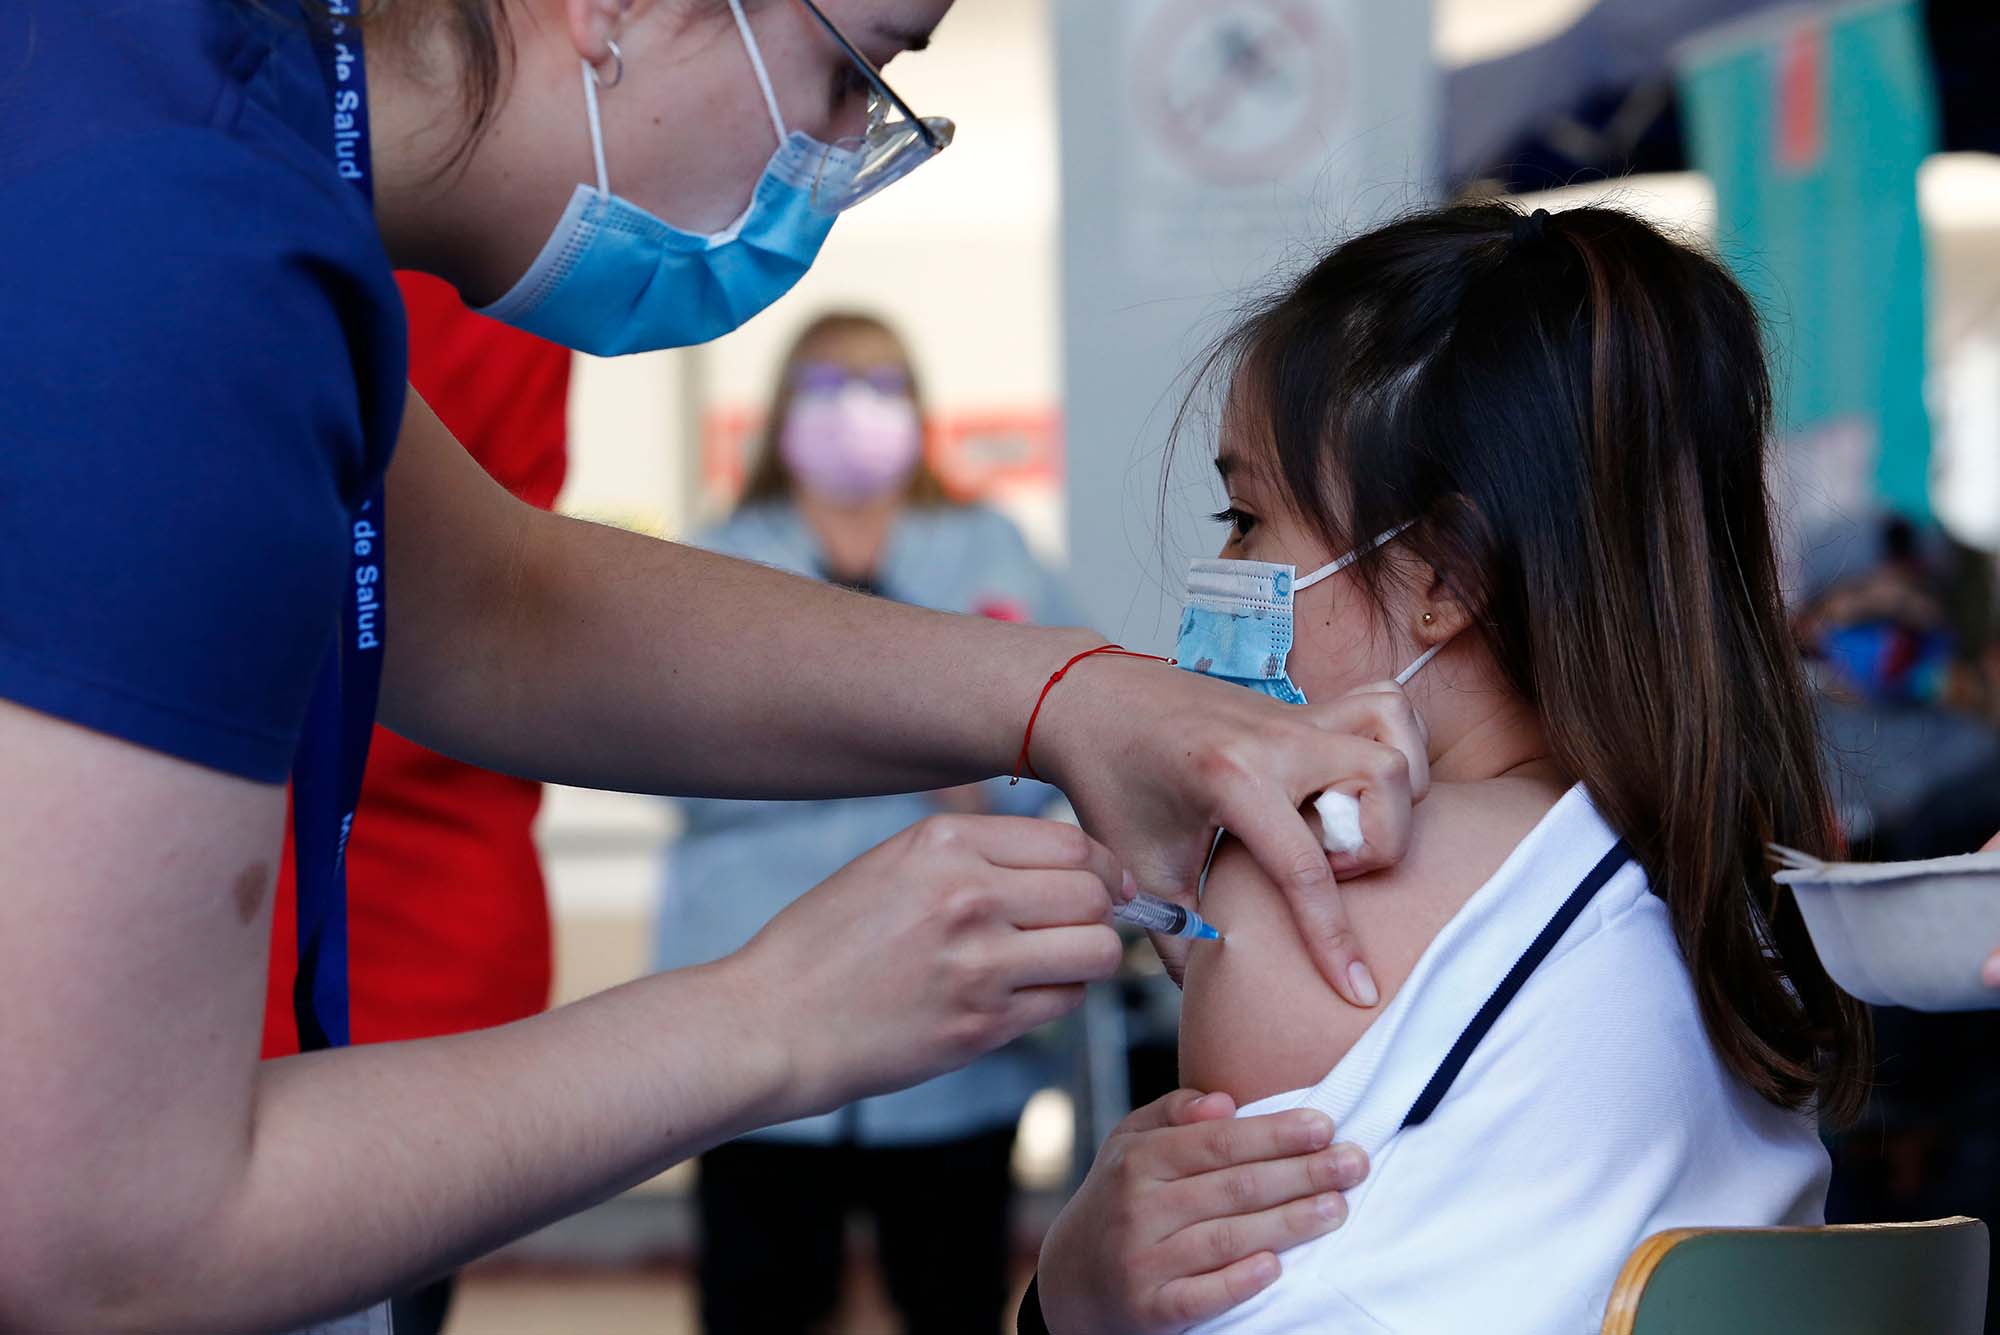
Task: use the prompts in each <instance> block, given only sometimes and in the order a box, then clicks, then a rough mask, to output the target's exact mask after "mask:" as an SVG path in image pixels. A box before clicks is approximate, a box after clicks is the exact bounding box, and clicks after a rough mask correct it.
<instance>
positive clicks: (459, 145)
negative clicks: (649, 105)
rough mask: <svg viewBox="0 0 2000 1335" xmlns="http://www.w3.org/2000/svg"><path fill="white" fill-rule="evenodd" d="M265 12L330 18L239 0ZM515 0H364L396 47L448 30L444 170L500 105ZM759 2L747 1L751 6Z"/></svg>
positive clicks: (293, 5)
mask: <svg viewBox="0 0 2000 1335" xmlns="http://www.w3.org/2000/svg"><path fill="white" fill-rule="evenodd" d="M237 3H239V4H241V5H243V6H244V7H245V8H247V9H252V10H257V11H260V12H264V13H267V14H269V13H276V12H278V11H280V10H293V9H296V10H297V11H298V13H299V14H300V16H301V17H302V18H303V19H304V21H305V22H306V23H307V24H309V25H322V24H324V23H325V22H326V4H325V0H237ZM510 3H512V0H361V5H360V10H361V15H362V21H363V22H364V23H366V24H367V25H368V29H369V31H370V32H371V33H380V34H381V35H382V37H383V38H385V39H386V41H387V43H388V45H389V47H390V49H391V50H396V51H409V50H411V49H413V48H414V46H415V44H416V35H417V34H419V33H428V32H429V31H430V30H431V29H433V28H435V27H438V26H442V27H444V28H445V30H446V32H447V34H448V36H449V40H450V44H451V49H452V54H453V58H454V59H455V60H456V61H457V68H456V69H454V70H453V71H452V74H453V77H454V78H455V79H456V81H457V83H458V98H459V113H460V117H461V123H460V125H459V130H458V134H457V135H456V136H454V138H453V139H452V145H451V152H450V153H448V154H446V155H445V158H444V161H443V162H442V163H441V164H439V168H438V170H439V172H440V174H442V173H445V172H449V171H451V170H453V169H454V168H457V167H461V166H463V165H464V163H465V160H466V159H467V158H468V157H469V156H470V155H471V153H472V150H473V149H474V148H476V147H477V146H478V144H479V141H480V140H481V139H482V138H484V137H485V135H486V131H487V130H488V129H489V128H490V127H491V126H492V124H493V113H494V112H495V111H496V110H497V109H498V108H499V105H500V93H501V90H502V88H504V87H505V85H506V82H507V77H508V75H509V74H510V73H511V72H512V69H513V63H514V33H513V29H512V27H511V26H510V25H509V22H508V16H507V8H508V6H509V4H510ZM757 3H758V0H743V7H744V8H745V9H749V8H752V7H753V6H754V5H756V4H757ZM686 7H687V8H688V9H689V10H691V11H695V12H696V13H705V14H709V15H711V16H715V15H721V14H726V13H728V12H729V11H728V4H727V0H686Z"/></svg>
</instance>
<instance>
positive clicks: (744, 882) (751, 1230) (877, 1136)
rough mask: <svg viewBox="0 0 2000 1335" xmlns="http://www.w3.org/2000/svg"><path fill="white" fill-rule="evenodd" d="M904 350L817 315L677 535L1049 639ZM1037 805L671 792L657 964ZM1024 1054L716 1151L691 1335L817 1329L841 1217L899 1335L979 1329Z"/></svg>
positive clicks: (1035, 583)
mask: <svg viewBox="0 0 2000 1335" xmlns="http://www.w3.org/2000/svg"><path fill="white" fill-rule="evenodd" d="M924 423H925V414H924V403H923V397H922V395H921V393H920V392H919V389H918V384H917V376H916V371H915V368H914V366H913V364H912V361H911V358H910V355H909V353H908V351H907V349H906V348H905V347H904V346H903V344H902V342H901V340H900V339H899V338H898V337H897V335H896V334H895V333H894V331H892V330H891V329H890V328H889V326H888V325H887V324H886V323H884V322H883V321H882V320H881V319H878V318H876V317H874V316H871V315H866V314H857V313H848V312H837V313H833V314H828V315H824V316H821V317H820V318H819V319H817V320H815V321H814V322H813V323H812V324H811V325H809V326H808V327H807V328H806V330H805V331H804V332H803V333H802V334H800V335H799V337H798V339H797V340H796V342H794V343H793V345H792V347H791V350H790V352H789V353H788V354H787V355H786V357H785V359H784V363H783V366H782V369H781V370H780V373H779V376H778V381H777V385H776V387H775V390H774V392H773V394H772V397H771V403H770V408H769V412H768V415H767V417H766V422H765V428H764V437H763V441H762V445H761V453H760V456H759V458H758V460H757V462H756V464H755V466H754V468H753V471H752V473H751V476H750V479H749V482H748V485H747V487H746V489H745V491H744V494H743V497H742V501H741V503H740V504H739V506H738V507H737V509H736V510H735V512H734V513H733V514H731V515H730V516H729V517H728V518H727V519H726V520H724V521H723V522H722V523H721V524H720V525H718V526H716V527H714V528H711V529H709V530H707V531H705V532H703V533H701V534H698V535H697V536H696V537H695V538H694V541H695V542H696V543H697V544H698V545H700V546H704V547H708V548H710V549H712V550H715V551H718V552H722V553H726V554H728V555H731V556H737V557H743V558H747V559H749V560H753V561H760V562H763V563H766V564H769V565H774V566H778V567H781V568H783V569H786V570H790V571H794V572H796V573H799V574H803V575H809V576H813V577H815V578H819V579H823V580H826V581H829V582H831V583H834V584H839V585H842V586H845V587H847V588H850V589H857V590H860V591H862V592H865V593H870V594H874V595H877V596H879V597H884V598H893V599H897V600H899V601H902V602H907V603H912V604H916V605H919V606H923V607H929V608H934V609H938V610H942V611H949V612H960V613H966V614H971V615H976V616H986V617H993V618H996V619H999V620H1006V621H1034V622H1041V623H1051V624H1061V623H1063V622H1066V621H1067V620H1069V619H1071V618H1073V616H1074V612H1073V611H1072V609H1071V607H1070V605H1069V603H1068V600H1067V598H1066V597H1065V595H1064V593H1063V591H1062V588H1061V586H1060V584H1059V583H1058V581H1057V579H1056V577H1055V576H1054V575H1053V574H1052V573H1051V572H1050V571H1048V570H1047V569H1045V568H1044V567H1043V566H1042V565H1041V564H1040V563H1039V562H1038V561H1036V559H1035V558H1034V557H1033V556H1032V555H1031V554H1030V552H1029V550H1028V547H1027V544H1026V543H1025V542H1024V541H1023V539H1022V537H1021V535H1020V533H1019V531H1018V530H1016V528H1015V527H1014V525H1013V524H1012V523H1010V522H1009V521H1008V520H1007V519H1005V518H1004V517H1002V516H1001V515H999V514H998V513H996V512H994V511H992V510H988V509H984V508H981V507H977V506H972V505H963V504H957V503H954V502H953V501H952V500H951V498H950V497H948V496H947V495H946V493H945V490H944V488H943V486H942V485H941V484H940V483H939V481H938V479H937V477H936V475H935V474H934V473H933V472H932V471H931V469H930V468H929V466H928V465H927V464H926V462H925V457H924V456H925V448H924V446H925V426H924ZM1054 800H1056V795H1055V793H1054V791H1053V790H1052V789H1049V788H1045V787H1043V786H1042V785H1040V784H1036V783H1031V782H1022V783H1020V784H1018V785H1010V784H1009V783H1008V781H1007V780H1005V779H995V780H990V781H988V782H986V783H983V784H977V785H971V786H967V787H963V788H956V789H951V790H948V791H944V792H934V793H908V794H900V795H893V796H885V797H870V798H857V799H848V800H842V801H827V802H745V801H726V800H716V799H696V800H681V801H679V802H678V803H677V805H678V806H679V808H680V810H681V812H682V813H683V815H684V816H685V819H686V826H685V830H684V832H683V833H682V835H681V836H680V838H679V839H677V840H676V841H675V842H674V843H673V844H672V845H671V846H670V849H669V851H668V854H667V862H666V887H665V893H664V896H663V903H664V908H663V912H662V917H661V921H660V929H659V949H658V956H657V960H658V963H659V964H660V966H661V967H663V968H675V967H681V966H686V965H693V964H698V963H703V962H705V961H708V960H711V959H715V958H718V957H720V956H723V955H726V954H728V953H730V952H731V951H734V950H736V949H737V948H738V947H740V946H741V945H743V944H744V943H745V942H746V941H748V940H749V939H750V938H751V937H752V936H753V935H755V934H756V932H757V930H758V929H759V928H760V927H762V926H763V925H764V924H765V923H766V922H767V921H769V920H770V919H771V918H772V917H773V916H775V915H776V914H777V913H778V911H779V910H781V909H783V908H784V907H785V906H786V905H787V904H789V903H791V901H792V900H794V899H795V898H797V897H798V896H800V895H802V894H804V893H805V892H806V891H807V890H809V889H810V888H811V887H812V886H814V885H815V884H817V883H818V882H820V881H821V880H823V879H825V877H826V876H827V875H828V874H829V873H831V872H832V871H834V870H835V869H836V868H838V867H840V866H842V865H843V864H845V863H846V862H848V861H850V860H851V859H852V858H854V857H855V856H856V855H858V854H860V853H861V852H863V851H864V850H866V849H868V848H871V847H873V846H874V845H876V844H878V843H880V842H881V841H882V840H884V839H886V838H889V837H890V836H892V835H894V834H896V833H897V832H899V831H901V830H903V829H905V828H907V827H909V826H911V825H914V824H915V823H917V822H918V821H920V820H922V819H923V818H924V817H926V816H929V815H932V814H935V813H936V812H938V811H940V810H951V811H968V812H988V813H995V814H1002V815H1010V814H1011V815H1034V814H1038V813H1040V812H1042V811H1044V810H1046V809H1047V808H1048V807H1049V805H1050V804H1051V802H1052V801H1054ZM1048 1065H1049V1064H1048V1062H1047V1061H1046V1060H1044V1059H1042V1058H1041V1057H1039V1056H1038V1054H1037V1052H1036V1050H1035V1049H1033V1048H1032V1047H1031V1046H1029V1045H1027V1044H1016V1045H1015V1046H1014V1047H1012V1048H1009V1049H1004V1050H1002V1051H1000V1052H998V1053H995V1054H993V1055H991V1056H988V1057H984V1058H981V1059H980V1060H979V1061H976V1062H974V1063H973V1064H972V1065H970V1066H968V1067H966V1068H964V1069H963V1070H959V1071H955V1072H953V1073H951V1074H949V1075H945V1076H941V1077H939V1078H938V1079H936V1080H932V1081H930V1082H929V1083H927V1084H923V1085H919V1086H917V1087H916V1088H914V1089H908V1090H904V1091H902V1092H900V1093H895V1094H888V1095H884V1096H882V1097H879V1098H871V1099H866V1100H864V1101H862V1102H860V1103H856V1104H852V1105H850V1106H848V1107H846V1108H842V1109H839V1110H838V1111H835V1112H832V1113H828V1114H826V1115H824V1116H820V1117H814V1118H808V1119H806V1120H803V1121H797V1122H791V1123H788V1124H785V1125H783V1126H778V1127H773V1128H771V1129H769V1130H767V1131H761V1132H758V1133H756V1134H755V1135H752V1136H748V1137H745V1138H744V1139H742V1140H738V1141H736V1142H734V1143H732V1144H729V1145H724V1146H722V1147H720V1148H718V1149H716V1150H712V1151H710V1152H709V1153H708V1154H706V1155H704V1156H703V1157H702V1160H701V1164H700V1176H699V1186H698V1189H697V1192H698V1199H699V1215H700V1222H701V1254H700V1261H699V1279H700V1287H701V1305H702V1313H703V1321H704V1324H705V1326H706V1328H707V1329H708V1330H709V1331H710V1332H712V1335H738V1333H739V1332H741V1333H754V1335H787V1333H788V1332H804V1331H808V1330H819V1329H825V1328H826V1323H827V1321H828V1320H829V1318H831V1317H832V1316H833V1314H834V1311H835V1309H836V1307H837V1306H838V1304H839V1300H840V1280H841V1274H842V1270H843V1268H844V1265H845V1259H846V1249H845V1246H844V1239H845V1234H846V1226H847V1220H848V1217H849V1215H850V1213H853V1212H857V1211H858V1212H861V1213H863V1214H865V1215H866V1216H868V1217H869V1218H870V1219H872V1221H873V1223H874V1227H875V1235H876V1239H877V1253H878V1255H879V1257H880V1260H881V1264H882V1270H883V1278H884V1281H885V1283H886V1286H887V1289H888V1291H889V1296H890V1298H891V1301H892V1302H893V1304H894V1305H895V1307H896V1308H897V1309H898V1310H899V1311H900V1312H901V1314H902V1317H903V1320H904V1322H905V1329H906V1330H907V1331H908V1332H909V1335H931V1333H933V1332H935V1333H937V1335H966V1333H967V1332H987V1331H994V1330H997V1329H999V1327H1000V1323H1001V1320H1002V1316H1003V1314H1004V1313H1005V1311H1006V1308H1007V1297H1008V1259H1009V1255H1010V1247H1009V1210H1010V1202H1011V1196H1012V1189H1011V1161H1012V1152H1013V1144H1014V1132H1015V1126H1016V1124H1017V1123H1018V1121H1019V1119H1020V1115H1021V1110H1022V1108H1023V1107H1024V1106H1025V1105H1026V1103H1027V1101H1028V1098H1029V1097H1030V1096H1031V1095H1032V1094H1033V1093H1034V1092H1035V1091H1036V1090H1037V1089H1038V1088H1040V1087H1041V1086H1043V1085H1045V1084H1048V1083H1050V1082H1051V1079H1052V1076H1053V1073H1052V1072H1051V1071H1050V1070H1049V1069H1048Z"/></svg>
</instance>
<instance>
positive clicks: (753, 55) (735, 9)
mask: <svg viewBox="0 0 2000 1335" xmlns="http://www.w3.org/2000/svg"><path fill="white" fill-rule="evenodd" d="M729 12H730V13H731V14H733V15H735V17H736V31H737V32H739V33H741V34H742V36H743V50H744V51H745V52H746V53H747V54H748V55H749V57H750V68H751V69H753V70H755V71H757V86H758V87H759V88H761V89H763V90H764V107H765V109H766V110H767V111H769V112H770V113H771V128H772V129H774V130H776V131H777V132H778V146H779V147H780V148H782V147H784V143H785V140H787V139H789V138H790V137H791V132H790V131H788V130H787V129H785V117H784V113H783V112H781V111H779V110H778V95H777V93H775V92H773V91H772V89H771V76H770V74H769V72H767V71H766V70H765V68H764V53H763V52H762V51H759V50H758V49H757V35H756V34H755V33H753V32H751V31H750V20H749V19H747V18H745V17H744V16H743V0H729Z"/></svg>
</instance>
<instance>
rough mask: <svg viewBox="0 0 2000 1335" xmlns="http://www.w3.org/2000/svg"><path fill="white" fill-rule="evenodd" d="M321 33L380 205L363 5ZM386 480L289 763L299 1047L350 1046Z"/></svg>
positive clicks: (350, 154) (336, 0) (346, 132)
mask: <svg viewBox="0 0 2000 1335" xmlns="http://www.w3.org/2000/svg"><path fill="white" fill-rule="evenodd" d="M323 3H324V4H325V7H326V23H325V26H324V29H323V30H321V31H317V32H316V33H315V36H314V43H313V44H314V46H315V47H316V48H317V49H318V52H319V57H320V68H321V71H322V73H323V74H324V75H325V77H326V85H327V89H328V91H329V92H330V93H331V94H332V116H333V120H332V131H333V139H332V142H333V162H334V170H335V171H336V172H338V173H339V175H340V177H341V179H342V180H344V181H347V182H348V183H350V184H351V185H353V186H354V188H355V189H356V190H358V191H360V192H361V198H362V201H363V202H364V203H366V204H369V205H370V206H372V205H373V202H374V198H375V192H374V186H373V182H372V180H371V175H372V172H373V162H372V161H371V158H370V154H369V142H368V76H367V72H366V69H365V67H364V65H363V64H362V57H361V25H360V23H359V22H358V21H356V17H355V9H356V2H355V0H323ZM386 530H387V524H386V523H385V522H384V516H383V500H382V485H381V483H380V482H377V483H376V485H375V487H374V489H373V491H372V492H371V493H370V494H369V496H368V497H367V499H365V500H363V501H362V502H361V505H360V507H359V508H357V509H356V510H355V512H354V513H353V515H351V516H350V517H349V526H348V542H349V544H350V545H349V565H348V576H349V577H348V582H347V585H346V587H345V588H344V589H343V590H342V593H341V599H342V607H341V614H340V640H339V642H338V643H336V644H335V645H334V646H333V647H332V648H331V649H330V650H328V652H327V656H326V661H325V662H324V663H322V664H321V665H320V670H319V677H318V679H317V680H316V681H315V682H314V683H313V693H312V701H311V703H310V704H309V705H308V706H307V708H306V720H305V730H304V732H303V733H302V734H301V735H300V737H299V750H298V754H297V756H296V757H294V759H293V761H292V851H293V859H294V862H293V865H294V868H295V869H296V871H297V873H298V876H297V881H298V914H299V972H298V979H297V981H296V982H295V983H294V984H293V986H292V1015H293V1018H294V1019H295V1020H296V1021H297V1022H298V1027H299V1047H300V1048H301V1049H302V1050H303V1051H307V1052H311V1051H314V1050H316V1049H319V1048H330V1047H342V1046H345V1045H346V1043H347V1041H348V1030H347V837H348V834H349V833H350V832H351V831H352V830H353V828H354V809H355V807H356V805H357V804H358V803H359V802H360V800H361V775H362V771H363V770H365V769H366V768H367V766H368V743H369V740H370V739H371V738H372V737H373V735H374V731H375V704H376V700H377V698H378V697H379V695H380V694H381V686H382V643H383V640H384V638H385V636H386V633H387V631H386V624H385V619H384V601H385V597H384V595H385V584H386V581H385V579H384V575H383V571H384V562H383V556H384V548H383V543H384V533H385V532H386Z"/></svg>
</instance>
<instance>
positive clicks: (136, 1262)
mask: <svg viewBox="0 0 2000 1335" xmlns="http://www.w3.org/2000/svg"><path fill="white" fill-rule="evenodd" d="M98 1204H99V1205H100V1206H101V1207H103V1206H105V1203H104V1202H98ZM119 1214H120V1212H119V1211H118V1210H116V1209H112V1208H108V1207H106V1208H100V1209H98V1210H94V1211H88V1212H86V1211H83V1210H78V1209H73V1208H65V1209H62V1210H59V1211H41V1212H37V1211H35V1210H33V1209H28V1210H25V1211H22V1212H20V1213H9V1215H8V1217H6V1218H4V1219H0V1335H15V1333H16V1332H20V1333H21V1335H28V1333H29V1332H33V1333H34V1335H44V1333H45V1332H48V1331H56V1330H61V1331H91V1332H105V1333H106V1335H118V1333H119V1332H125V1331H133V1332H141V1331H154V1332H157V1331H161V1330H182V1329H189V1328H195V1327H198V1328H202V1329H213V1328H215V1323H213V1322H205V1321H204V1319H203V1315H204V1314H203V1313H202V1312H201V1310H200V1309H201V1299H200V1297H199V1295H198V1293H197V1289H198V1288H199V1287H200V1286H201V1283H202V1281H201V1275H202V1273H203V1267H202V1266H200V1265H199V1264H189V1261H190V1259H191V1258H192V1257H193V1256H194V1255H195V1254H196V1251H197V1250H198V1249H197V1248H195V1247H192V1246H191V1245H190V1242H191V1239H192V1238H193V1236H194V1234H195V1233H196V1230H193V1229H190V1230H188V1232H187V1233H186V1234H185V1235H184V1236H183V1237H181V1238H179V1239H176V1240H173V1241H171V1242H168V1241H165V1240H163V1239H162V1238H161V1237H160V1235H159V1234H158V1233H154V1234H153V1236H152V1237H150V1238H149V1237H148V1236H147V1234H148V1230H146V1229H144V1228H143V1227H134V1226H133V1221H132V1220H131V1219H130V1218H129V1217H125V1218H120V1217H119Z"/></svg>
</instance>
